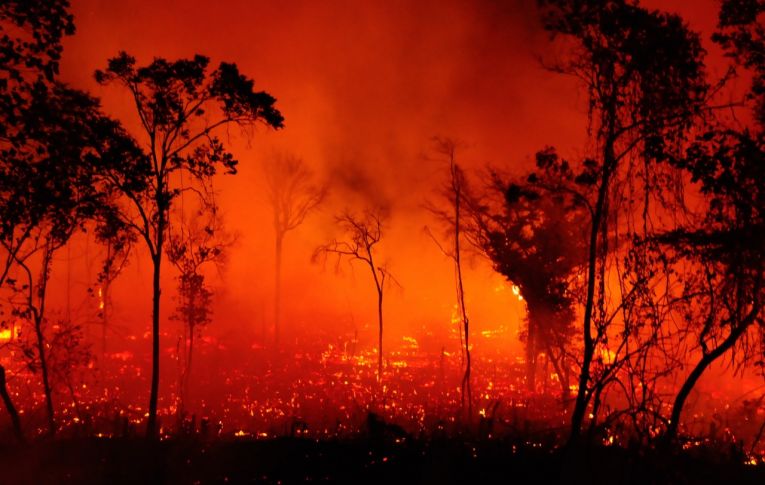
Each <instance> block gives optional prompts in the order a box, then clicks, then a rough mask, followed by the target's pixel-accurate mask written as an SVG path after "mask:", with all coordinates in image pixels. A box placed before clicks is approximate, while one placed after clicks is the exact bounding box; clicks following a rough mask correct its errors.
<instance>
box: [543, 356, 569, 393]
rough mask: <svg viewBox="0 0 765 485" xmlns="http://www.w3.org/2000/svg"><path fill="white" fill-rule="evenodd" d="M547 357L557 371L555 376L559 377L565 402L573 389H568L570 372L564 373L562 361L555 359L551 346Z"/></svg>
mask: <svg viewBox="0 0 765 485" xmlns="http://www.w3.org/2000/svg"><path fill="white" fill-rule="evenodd" d="M547 357H548V359H547V360H548V361H550V363H551V364H552V366H553V369H554V370H555V374H556V375H557V376H558V382H559V383H560V387H561V401H564V402H565V401H566V400H567V399H568V397H569V394H570V393H571V389H569V387H568V372H564V371H563V366H562V365H561V362H560V360H559V359H558V358H557V357H555V355H554V354H553V351H552V346H551V345H549V344H548V345H547Z"/></svg>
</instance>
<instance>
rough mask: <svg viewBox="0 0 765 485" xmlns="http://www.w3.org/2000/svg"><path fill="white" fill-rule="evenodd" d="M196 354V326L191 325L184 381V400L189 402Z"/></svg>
mask: <svg viewBox="0 0 765 485" xmlns="http://www.w3.org/2000/svg"><path fill="white" fill-rule="evenodd" d="M193 356H194V327H193V326H189V347H188V351H187V352H186V373H185V375H184V382H183V400H184V402H186V403H188V400H189V387H190V386H189V384H190V382H191V365H192V362H193Z"/></svg>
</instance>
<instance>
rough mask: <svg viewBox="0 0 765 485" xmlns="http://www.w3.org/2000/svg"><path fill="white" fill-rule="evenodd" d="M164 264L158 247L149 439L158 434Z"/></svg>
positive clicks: (153, 319) (154, 289)
mask: <svg viewBox="0 0 765 485" xmlns="http://www.w3.org/2000/svg"><path fill="white" fill-rule="evenodd" d="M161 262H162V252H161V246H160V245H158V249H157V252H156V254H154V255H153V257H152V263H153V264H154V276H153V279H152V311H151V359H152V360H151V394H150V396H149V419H148V421H147V422H146V436H147V438H154V437H155V436H156V434H157V396H158V394H159V302H160V294H161V292H162V290H161V288H160V268H161V266H160V265H161Z"/></svg>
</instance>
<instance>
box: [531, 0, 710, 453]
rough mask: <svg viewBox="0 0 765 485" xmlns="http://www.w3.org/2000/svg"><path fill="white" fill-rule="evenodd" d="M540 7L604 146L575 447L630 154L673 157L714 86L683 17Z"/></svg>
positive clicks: (601, 328) (602, 4)
mask: <svg viewBox="0 0 765 485" xmlns="http://www.w3.org/2000/svg"><path fill="white" fill-rule="evenodd" d="M538 3H539V5H540V6H541V8H542V10H543V24H544V27H545V29H546V30H548V31H549V32H550V33H551V34H553V35H554V36H563V37H565V40H566V43H565V44H564V46H563V47H564V48H567V49H570V51H569V52H567V53H565V54H564V57H563V59H562V61H560V62H556V63H555V64H554V65H553V66H551V67H552V68H553V69H554V70H556V71H558V72H562V73H566V74H570V75H574V76H576V77H577V78H578V79H579V80H580V81H581V82H582V83H583V85H584V87H585V88H586V90H587V94H588V104H589V120H590V127H591V132H592V133H593V136H594V138H595V140H594V141H595V146H596V147H597V153H596V154H595V156H593V161H594V162H595V163H594V166H593V169H594V174H595V180H596V183H595V187H594V190H595V193H596V194H597V195H596V199H595V202H594V203H593V204H592V205H593V207H592V209H593V210H592V223H591V224H590V228H589V229H590V234H589V242H588V258H587V274H586V296H585V304H584V317H583V321H582V340H583V345H584V348H583V354H582V360H581V372H580V375H579V382H578V391H577V398H576V403H575V406H574V411H573V413H572V417H571V435H570V437H571V438H570V441H571V442H576V441H577V440H578V439H579V437H580V433H581V428H582V423H583V420H584V417H585V414H586V409H587V406H588V403H589V402H590V400H591V398H592V397H593V390H594V389H593V388H592V387H591V365H592V363H593V358H594V357H595V352H596V349H597V347H598V345H599V343H600V341H601V340H602V339H603V338H604V337H605V336H606V335H607V333H606V331H605V327H606V323H607V321H606V314H607V311H606V309H605V308H603V305H604V304H605V302H606V298H605V288H606V283H605V277H606V275H605V266H606V265H605V263H604V257H603V256H604V255H605V254H606V251H607V248H608V246H607V241H608V235H609V225H608V222H609V219H610V217H609V215H610V213H611V212H610V211H612V210H613V209H614V204H612V203H611V202H612V200H611V199H612V196H611V192H612V188H613V186H614V184H615V181H616V180H617V178H618V177H619V174H620V169H621V168H622V167H623V166H624V164H625V161H626V160H627V158H628V157H629V156H631V155H639V158H642V159H644V160H645V161H646V163H648V162H653V161H656V160H662V159H664V158H666V154H667V150H668V148H669V147H671V146H673V141H674V140H677V139H678V138H682V137H683V135H684V134H685V132H686V130H687V128H688V126H689V124H690V122H691V121H692V119H693V116H694V115H695V114H696V113H697V112H698V111H699V110H700V108H701V105H702V104H703V102H704V101H705V99H704V98H705V96H706V93H707V85H706V82H705V78H704V76H703V74H704V67H703V63H702V55H703V49H702V48H701V44H700V42H699V39H698V36H697V35H696V34H695V33H693V32H691V31H689V30H688V28H687V27H686V26H685V25H684V24H683V22H682V20H681V18H680V17H678V16H676V15H671V14H665V13H660V12H655V11H648V10H646V9H644V8H642V7H640V6H638V5H636V4H633V3H632V2H628V1H626V0H603V1H597V2H585V1H580V0H539V2H538ZM667 66H672V69H667ZM601 262H602V264H601ZM596 307H597V308H596ZM594 323H595V325H593V324H594ZM593 327H595V331H594V332H593Z"/></svg>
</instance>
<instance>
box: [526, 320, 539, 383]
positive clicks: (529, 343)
mask: <svg viewBox="0 0 765 485" xmlns="http://www.w3.org/2000/svg"><path fill="white" fill-rule="evenodd" d="M527 326H528V329H527V332H526V333H527V335H526V388H527V389H528V390H529V391H531V392H534V391H536V388H537V382H536V381H537V345H536V332H537V329H536V325H535V324H534V319H533V318H529V319H528V323H527Z"/></svg>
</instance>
